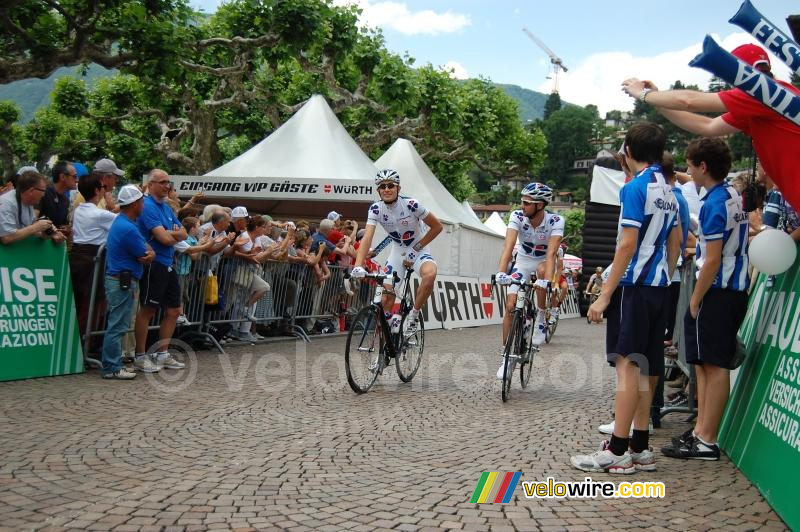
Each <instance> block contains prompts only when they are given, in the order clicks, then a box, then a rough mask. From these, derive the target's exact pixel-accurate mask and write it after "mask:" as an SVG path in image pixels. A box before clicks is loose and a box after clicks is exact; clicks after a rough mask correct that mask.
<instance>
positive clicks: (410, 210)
mask: <svg viewBox="0 0 800 532" xmlns="http://www.w3.org/2000/svg"><path fill="white" fill-rule="evenodd" d="M428 212H429V211H428V209H426V208H425V207H423V206H422V205H420V203H419V202H418V201H417V200H415V199H414V198H409V197H406V196H400V197H398V198H397V201H395V202H394V203H392V204H391V205H387V204H386V203H384V202H382V201H376V202H375V203H373V204H372V205H370V207H369V212H368V213H367V225H377V224H380V225H381V227H383V229H384V230H385V231H386V232H387V233H388V234H389V236H390V237H391V239H392V241H393V242H394V243H395V244H397V245H399V246H403V247H411V246H413V245H414V243H415V242H417V241H419V240H421V239H422V237H423V236H424V235H425V233H427V232H428V226H427V225H425V223H424V222H423V221H422V219H423V218H425V217H426V216H428Z"/></svg>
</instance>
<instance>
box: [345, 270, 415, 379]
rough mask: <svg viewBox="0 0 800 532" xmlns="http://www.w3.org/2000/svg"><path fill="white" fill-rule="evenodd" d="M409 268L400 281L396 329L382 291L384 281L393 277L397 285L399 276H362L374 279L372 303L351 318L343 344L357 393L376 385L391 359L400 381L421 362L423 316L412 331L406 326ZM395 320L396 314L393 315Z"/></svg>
mask: <svg viewBox="0 0 800 532" xmlns="http://www.w3.org/2000/svg"><path fill="white" fill-rule="evenodd" d="M413 271H414V270H413V269H412V268H408V269H406V275H405V279H404V280H403V281H404V282H403V284H404V288H403V296H402V297H401V298H400V310H399V314H400V323H399V327H397V331H396V332H392V328H391V326H390V324H389V321H388V320H387V319H386V315H385V313H384V311H383V305H382V304H381V298H382V296H383V293H384V286H383V282H384V280H386V279H387V278H391V279H392V285H393V286H396V285H397V283H398V281H400V279H399V278H398V276H397V274H396V273H392V275H391V276H389V275H384V274H367V275H365V276H364V279H374V280H375V281H376V282H377V286H376V287H375V296H374V297H373V298H372V303H370V304H369V305H367V306H365V307H363V308H362V309H361V310H359V311H358V313H357V314H356V315H355V317H354V318H353V321H352V324H351V326H350V331H349V332H348V333H347V344H346V346H345V370H346V372H347V382H348V383H349V384H350V388H352V389H353V391H354V392H356V393H359V394H360V393H366V392H367V391H369V389H370V388H372V385H373V384H375V381H376V380H377V379H378V375H381V374H382V373H383V370H384V369H386V368H387V367H388V366H389V364H390V363H391V362H390V360H391V359H392V358H394V363H395V368H396V369H397V376H398V377H400V380H401V381H403V382H411V379H413V378H414V375H416V373H417V370H418V369H419V365H420V362H421V361H422V353H423V350H424V348H425V327H424V323H423V320H422V315H419V316H418V321H417V327H416V330H415V331H413V332H409V331H408V330H407V329H408V327H407V318H408V313H409V312H410V311H411V309H412V308H414V300H413V297H412V293H411V274H412V273H413ZM393 319H396V316H395V317H393Z"/></svg>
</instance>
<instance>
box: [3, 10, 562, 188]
mask: <svg viewBox="0 0 800 532" xmlns="http://www.w3.org/2000/svg"><path fill="white" fill-rule="evenodd" d="M24 4H25V5H16V4H15V7H14V8H13V9H12V12H11V13H10V18H11V20H14V21H15V22H18V23H20V24H23V23H24V27H26V28H28V27H30V28H35V29H36V30H37V33H36V34H35V35H37V37H36V38H34V39H32V41H33V42H35V44H31V43H30V42H29V43H27V44H26V43H25V42H23V40H20V39H18V38H17V37H14V36H3V37H0V51H7V52H8V53H7V54H6V56H5V57H7V58H12V59H13V58H16V59H18V60H20V61H25V62H26V64H27V67H26V68H28V69H29V72H31V73H32V75H39V74H40V72H41V71H43V70H46V69H47V68H50V66H49V63H48V60H47V59H46V57H45V56H48V57H49V58H50V59H51V60H52V58H53V57H56V56H58V52H59V51H61V52H63V50H62V48H63V47H64V46H66V45H67V44H68V42H69V39H68V38H67V37H68V36H69V35H70V31H72V30H73V29H74V28H73V25H74V20H86V21H91V23H89V26H88V27H89V29H88V33H87V35H85V36H84V37H85V38H86V39H87V41H88V45H87V46H88V47H87V48H86V49H81V50H80V53H77V52H76V56H75V57H72V56H69V55H63V54H62V55H61V56H58V57H61V58H62V60H63V61H64V62H65V63H66V64H77V63H80V62H81V61H83V59H82V58H84V56H82V55H81V54H84V55H85V54H87V53H90V52H91V53H93V54H99V55H98V58H99V59H100V60H101V61H102V62H103V64H106V65H108V64H109V62H111V63H114V66H116V67H117V68H118V70H119V72H118V73H117V74H116V75H114V76H113V77H109V78H106V79H103V80H101V81H99V82H97V83H95V84H91V83H87V82H84V81H83V80H79V79H75V78H69V77H68V78H61V79H59V80H58V81H57V82H56V83H55V88H54V91H53V96H52V101H51V102H50V105H49V106H47V107H44V108H40V109H39V110H38V111H37V112H36V114H35V116H34V117H33V119H32V120H31V121H30V123H29V124H28V125H27V126H26V127H25V130H24V134H23V135H22V136H21V137H22V139H23V140H24V142H23V144H24V145H23V146H22V147H21V148H20V147H16V148H14V150H16V151H15V157H16V158H17V159H21V158H28V157H30V158H33V159H35V160H37V161H43V160H46V159H47V158H48V157H49V156H50V155H52V154H58V155H59V156H61V157H69V158H75V159H78V160H83V161H88V160H92V159H93V158H95V157H99V156H109V157H112V158H114V159H116V160H117V162H119V163H120V164H121V165H122V166H123V167H124V168H125V169H126V171H128V173H129V175H138V174H139V173H141V172H144V171H146V170H147V169H148V168H150V167H152V166H155V165H158V166H161V167H164V168H165V169H167V170H168V171H172V172H180V173H203V172H205V171H208V170H210V169H212V168H213V167H215V166H217V165H219V164H221V163H222V162H225V161H226V160H228V159H230V158H233V157H235V156H236V155H238V154H239V153H241V151H243V150H245V149H246V148H248V147H249V146H251V145H252V144H253V143H255V142H257V141H259V140H261V139H262V138H263V137H264V136H265V135H267V134H269V133H270V132H272V131H273V130H274V129H275V128H277V127H278V126H280V125H281V123H283V122H284V121H285V120H286V119H287V118H288V117H289V116H290V114H291V113H292V112H293V111H294V110H295V109H296V108H297V107H296V106H297V105H298V104H299V103H301V102H303V101H304V100H306V99H307V98H308V97H310V96H311V95H312V94H315V93H319V94H323V95H324V96H326V97H327V99H328V101H329V102H330V103H331V105H332V107H333V108H334V111H335V112H336V113H337V115H338V116H339V118H340V120H341V121H342V123H343V124H344V125H345V127H346V128H347V129H348V131H349V132H350V134H351V135H352V136H353V137H354V138H356V139H357V141H358V142H359V143H360V144H361V145H362V146H363V147H364V149H365V150H366V151H367V152H368V153H370V155H371V156H377V155H379V154H380V153H381V152H382V151H383V150H385V149H386V148H388V146H389V145H390V144H391V143H392V142H393V141H394V140H395V139H396V138H397V137H399V136H409V137H410V138H413V139H414V141H415V144H416V145H417V149H418V150H419V151H420V152H421V153H423V154H424V155H425V157H426V163H428V164H429V166H430V167H431V169H432V170H433V171H434V172H435V173H436V175H437V176H438V177H439V178H440V179H441V181H442V183H443V184H444V185H445V186H446V187H447V188H448V190H450V191H451V192H452V193H453V195H454V196H455V197H456V198H457V199H459V200H462V199H464V198H466V197H468V196H469V195H471V194H473V193H474V192H475V190H476V189H475V185H474V184H473V182H472V181H471V180H470V178H469V173H470V171H472V170H474V169H475V168H476V166H478V167H482V168H487V169H490V170H491V171H492V173H494V174H495V175H500V174H504V175H506V174H510V173H512V172H519V173H534V172H537V171H538V170H539V169H540V168H541V167H542V166H543V164H544V150H545V146H546V139H545V137H544V134H543V133H542V132H541V131H540V130H530V131H529V130H525V129H524V128H523V127H522V126H521V124H520V121H519V113H520V111H519V108H518V106H517V105H516V103H515V101H514V100H513V99H512V98H510V97H509V96H508V95H507V94H506V92H504V90H503V89H501V88H498V87H496V86H494V85H493V84H491V83H490V82H488V81H486V80H470V81H468V82H460V81H457V80H454V79H451V78H450V76H449V75H448V73H446V72H442V71H440V70H438V69H436V68H433V67H432V66H431V65H426V66H422V67H420V68H414V67H413V63H414V60H413V58H411V57H408V56H398V55H395V54H392V53H390V52H389V51H388V50H386V48H385V45H384V39H383V36H382V34H381V33H380V32H373V31H369V30H363V29H359V28H358V26H357V17H358V14H359V11H358V9H357V8H355V7H352V6H346V7H342V6H338V5H336V4H334V3H333V2H331V1H329V0H291V1H287V0H261V1H252V0H230V1H228V2H225V3H223V4H222V5H221V6H220V7H219V9H218V10H217V11H216V13H214V14H213V15H211V16H202V15H199V14H196V13H193V12H191V11H190V10H189V8H188V7H187V2H186V0H148V1H146V2H126V1H121V0H105V1H100V2H95V3H84V2H72V1H71V0H33V1H31V2H27V3H24ZM53 5H58V7H59V8H60V11H59V10H58V9H51V7H52V6H53ZM98 28H104V30H103V31H100V30H99V29H98ZM109 28H113V30H111V29H109ZM104 32H105V33H104ZM41 35H47V36H48V38H47V39H41V38H40V37H38V36H41ZM104 35H105V37H104ZM82 42H83V41H81V43H82ZM111 42H113V43H114V45H113V46H112V45H111V44H110V43H111ZM256 42H257V44H255V43H256ZM81 43H77V44H76V47H78V48H79V47H80V46H79V45H80V44H81ZM40 48H41V49H40ZM48 54H49V55H48ZM2 57H4V56H3V55H2V54H0V80H2V79H3V78H2V76H3V75H6V79H11V78H12V77H13V76H14V75H16V74H15V72H17V71H13V72H12V70H9V69H10V68H11V66H9V65H10V63H4V59H2ZM37 60H38V61H40V63H41V64H39V63H37V62H36V61H37ZM51 62H52V61H51ZM12 66H13V65H12ZM55 66H57V65H55ZM5 67H8V68H7V69H6V70H3V69H4V68H5ZM15 68H16V67H15ZM17 73H18V72H17ZM404 124H412V125H410V126H408V128H409V129H403V127H400V126H403V125H404ZM382 130H387V131H389V133H387V134H385V135H383V136H381V135H376V132H380V131H382Z"/></svg>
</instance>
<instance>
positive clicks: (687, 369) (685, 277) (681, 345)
mask: <svg viewBox="0 0 800 532" xmlns="http://www.w3.org/2000/svg"><path fill="white" fill-rule="evenodd" d="M696 272H697V268H696V266H695V263H694V259H692V260H690V261H687V262H686V263H685V266H684V268H683V273H682V274H681V294H680V297H679V298H678V308H677V309H676V317H675V327H674V329H673V331H672V344H673V345H677V346H678V358H677V359H676V360H675V362H674V364H675V365H677V366H678V367H679V368H680V370H681V371H682V372H683V373H684V374H685V375H686V376H687V377H688V378H689V385H688V387H687V390H686V396H687V398H686V401H687V402H686V405H682V406H665V407H662V408H661V415H662V416H664V415H666V414H670V413H672V412H679V413H685V414H695V413H696V412H697V405H696V404H695V400H694V396H695V393H697V377H696V376H695V372H694V365H693V364H689V363H688V362H686V342H685V338H684V335H683V317H684V315H685V314H686V310H687V309H688V308H689V300H690V299H691V298H692V292H693V291H694V283H695V273H696Z"/></svg>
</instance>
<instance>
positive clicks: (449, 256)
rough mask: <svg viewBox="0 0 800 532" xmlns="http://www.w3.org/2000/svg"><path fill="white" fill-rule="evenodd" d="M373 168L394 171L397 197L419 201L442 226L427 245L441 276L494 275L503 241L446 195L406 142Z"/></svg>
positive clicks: (394, 145)
mask: <svg viewBox="0 0 800 532" xmlns="http://www.w3.org/2000/svg"><path fill="white" fill-rule="evenodd" d="M375 166H377V167H378V168H393V169H395V170H397V172H398V173H399V174H400V180H401V186H402V191H401V193H402V194H403V195H407V196H412V197H414V198H416V199H417V200H419V202H420V203H421V204H422V205H424V206H425V207H427V208H428V209H429V210H430V211H431V212H433V213H434V214H435V215H436V217H437V218H439V219H440V220H441V221H442V222H443V223H444V225H445V227H444V230H443V231H442V234H441V235H440V236H439V237H438V238H437V239H436V240H434V241H433V244H432V245H431V251H432V252H433V254H434V257H435V258H436V261H437V263H438V264H439V271H440V272H441V273H444V274H451V275H463V276H473V275H486V274H489V273H491V272H493V271H494V269H495V268H496V267H497V264H496V263H497V258H498V257H499V256H500V252H501V251H502V246H503V240H502V239H501V238H498V236H497V235H496V234H494V233H493V232H492V231H490V230H489V229H487V228H486V227H485V226H484V225H483V224H482V223H481V222H480V220H478V218H477V217H476V216H472V215H470V214H469V213H468V212H467V211H466V210H465V209H464V207H463V205H461V204H460V203H459V202H458V200H456V199H455V198H454V197H453V196H452V194H450V192H448V191H447V189H446V188H445V187H444V185H442V184H441V182H439V180H438V179H437V178H436V176H435V175H433V172H431V170H430V168H428V166H427V165H426V164H425V161H423V160H422V157H420V155H419V153H417V150H416V149H415V148H414V145H413V144H412V143H411V142H410V141H408V140H406V139H397V141H395V143H394V144H392V146H391V147H390V148H389V149H388V150H387V151H386V153H384V154H383V155H382V156H381V157H380V158H379V159H378V160H377V161H375Z"/></svg>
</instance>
